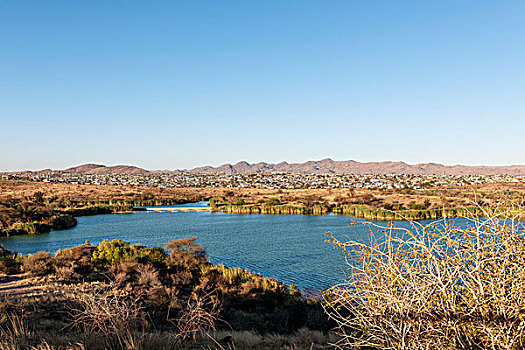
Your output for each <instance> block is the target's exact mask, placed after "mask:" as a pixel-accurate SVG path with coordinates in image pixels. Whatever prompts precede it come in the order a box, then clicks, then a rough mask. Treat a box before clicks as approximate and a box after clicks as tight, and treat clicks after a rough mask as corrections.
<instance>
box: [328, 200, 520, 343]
mask: <svg viewBox="0 0 525 350" xmlns="http://www.w3.org/2000/svg"><path fill="white" fill-rule="evenodd" d="M521 213H522V211H521V208H510V207H509V206H507V207H505V209H504V210H500V211H499V212H497V213H496V215H495V216H493V217H492V218H490V219H476V218H474V219H471V220H470V224H469V226H468V227H463V228H458V227H455V226H454V225H450V224H449V222H448V221H441V222H439V223H433V224H431V225H428V226H417V225H416V224H414V225H413V228H412V229H409V230H400V229H396V228H394V227H393V226H389V227H387V228H383V229H382V233H381V236H380V237H379V236H378V238H377V239H376V238H375V237H372V239H371V240H370V242H357V241H351V242H340V241H339V240H337V239H336V238H334V237H333V235H331V234H329V236H330V237H331V238H332V243H333V244H335V245H336V246H338V247H341V248H342V249H343V251H344V252H345V253H346V254H348V259H347V263H348V265H349V266H348V267H349V274H348V276H347V278H346V280H345V283H343V284H341V285H337V286H334V287H333V288H331V289H330V290H328V291H327V292H326V293H325V302H326V303H325V305H326V309H327V312H328V313H329V315H330V317H331V318H333V319H334V320H335V321H336V322H337V324H338V327H337V330H338V333H339V334H340V335H341V340H340V341H339V342H338V343H337V344H336V345H337V346H339V347H341V348H359V349H361V348H363V347H364V348H367V349H494V350H497V349H522V348H524V347H525V313H524V312H523V310H525V232H524V229H523V226H522V225H521V223H520V222H518V221H516V220H515V218H516V217H519V216H518V215H520V214H521ZM485 214H488V213H485Z"/></svg>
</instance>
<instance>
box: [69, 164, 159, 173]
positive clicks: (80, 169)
mask: <svg viewBox="0 0 525 350" xmlns="http://www.w3.org/2000/svg"><path fill="white" fill-rule="evenodd" d="M63 172H65V173H74V174H92V175H105V174H129V175H144V174H148V173H149V171H147V170H145V169H142V168H138V167H136V166H129V165H115V166H105V165H99V164H84V165H79V166H76V167H72V168H68V169H66V170H63Z"/></svg>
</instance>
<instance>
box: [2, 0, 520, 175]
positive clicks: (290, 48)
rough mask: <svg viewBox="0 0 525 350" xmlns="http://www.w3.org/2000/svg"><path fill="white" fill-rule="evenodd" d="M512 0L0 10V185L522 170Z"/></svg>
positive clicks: (122, 4)
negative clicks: (344, 170) (29, 172)
mask: <svg viewBox="0 0 525 350" xmlns="http://www.w3.org/2000/svg"><path fill="white" fill-rule="evenodd" d="M524 18H525V1H523V0H519V1H479V0H468V1H457V0H454V1H446V0H439V1H430V0H429V1H427V0H425V1H421V0H418V1H387V0H383V1H375V0H366V1H365V0H361V1H326V0H325V1H299V0H298V1H285V0H277V1H269V0H264V1H196V0H193V1H176V0H169V1H129V0H125V1H113V0H112V1H107V0H101V1H94V0H90V1H71V0H65V1H52V0H49V1H19V0H13V1H3V0H0V29H1V30H0V170H16V169H42V168H48V167H50V168H64V167H68V166H72V165H77V164H81V163H86V162H97V163H103V164H108V165H109V164H133V165H138V166H141V167H145V168H148V169H174V168H190V167H194V166H199V165H219V164H221V163H225V162H229V163H233V162H237V161H239V160H247V161H248V162H258V161H267V162H279V161H283V160H286V161H289V162H301V161H306V160H314V159H322V158H327V157H330V158H332V159H335V160H347V159H354V160H358V161H380V160H396V161H397V160H403V161H406V162H409V163H416V162H430V161H433V162H441V163H444V164H455V163H462V164H525V152H524V151H525V113H524V112H525V20H524Z"/></svg>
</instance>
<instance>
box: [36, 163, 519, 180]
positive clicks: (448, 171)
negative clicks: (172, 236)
mask: <svg viewBox="0 0 525 350" xmlns="http://www.w3.org/2000/svg"><path fill="white" fill-rule="evenodd" d="M44 171H46V172H47V171H49V170H48V169H46V170H44ZM63 172H66V173H75V174H99V175H103V174H130V175H144V174H151V173H185V172H186V173H223V174H259V173H295V174H412V175H433V174H436V175H443V174H444V175H517V176H525V166H523V165H509V166H466V165H451V166H450V165H443V164H438V163H421V164H407V163H405V162H367V163H360V162H356V161H354V160H346V161H334V160H332V159H323V160H318V161H308V162H305V163H287V162H281V163H276V164H273V163H264V162H260V163H254V164H250V163H248V162H245V161H243V162H238V163H236V164H223V165H221V166H218V167H212V166H203V167H198V168H194V169H190V170H172V171H169V170H152V171H148V170H145V169H142V168H138V167H136V166H129V165H116V166H105V165H100V164H84V165H79V166H75V167H72V168H68V169H65V170H63Z"/></svg>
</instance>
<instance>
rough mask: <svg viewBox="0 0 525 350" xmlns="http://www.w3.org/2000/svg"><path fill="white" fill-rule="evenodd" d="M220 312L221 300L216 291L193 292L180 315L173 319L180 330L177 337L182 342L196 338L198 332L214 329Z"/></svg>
mask: <svg viewBox="0 0 525 350" xmlns="http://www.w3.org/2000/svg"><path fill="white" fill-rule="evenodd" d="M219 313H220V302H219V299H218V298H217V295H216V294H215V293H214V292H208V293H201V294H199V293H195V292H194V293H192V295H191V298H190V299H189V300H188V302H187V304H186V305H185V307H184V308H183V309H182V310H181V311H180V313H179V315H178V317H177V318H176V319H174V320H172V322H173V324H174V325H175V326H176V327H177V330H178V334H177V336H176V337H177V339H178V340H179V341H180V342H184V341H185V340H187V339H189V338H193V339H194V340H195V338H196V336H197V334H198V333H204V332H209V331H214V330H215V323H216V322H217V321H218V319H219Z"/></svg>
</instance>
